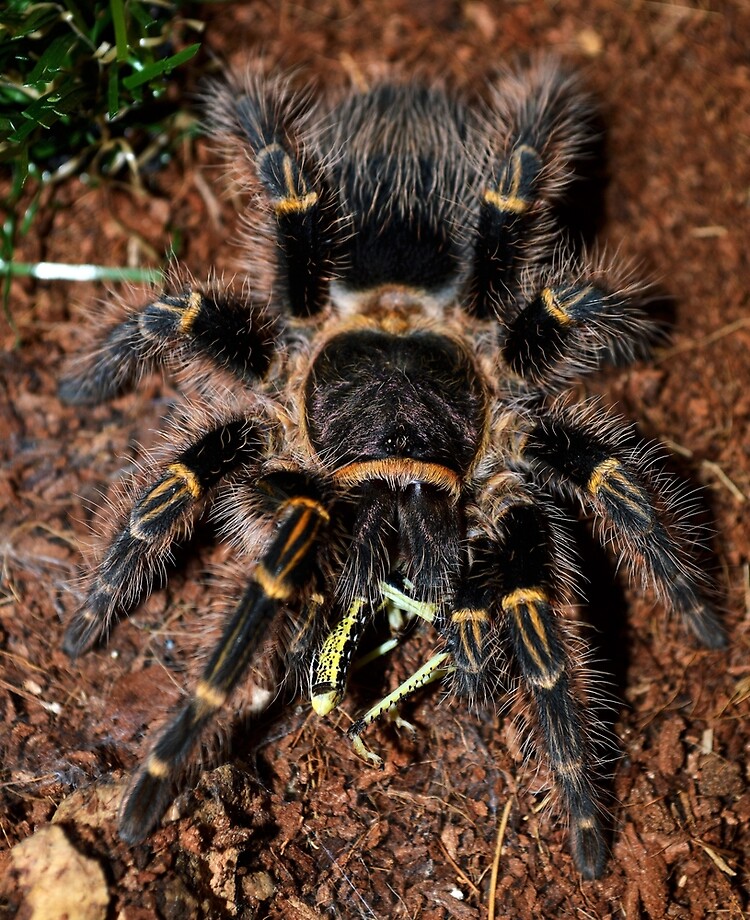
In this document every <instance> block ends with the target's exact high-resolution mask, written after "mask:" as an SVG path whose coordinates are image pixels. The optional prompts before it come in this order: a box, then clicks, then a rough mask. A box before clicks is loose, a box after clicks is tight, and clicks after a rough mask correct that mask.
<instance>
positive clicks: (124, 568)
mask: <svg viewBox="0 0 750 920" xmlns="http://www.w3.org/2000/svg"><path fill="white" fill-rule="evenodd" d="M260 450H261V440H260V436H259V433H258V430H257V427H256V425H255V424H254V423H253V422H251V421H249V420H247V419H232V420H229V421H227V422H225V423H223V424H221V425H218V426H216V427H214V428H212V429H210V430H209V431H206V432H204V433H202V434H201V435H200V436H198V437H196V438H195V440H194V441H193V442H192V443H191V444H190V445H189V446H187V447H185V448H183V449H181V450H179V451H176V452H174V453H173V454H172V455H171V456H170V457H168V458H167V459H166V460H165V461H163V462H162V464H161V466H160V467H159V469H157V470H156V472H155V475H154V476H153V477H152V481H151V484H150V485H148V486H147V487H146V488H145V489H143V490H142V491H141V493H140V494H139V495H138V497H137V499H136V500H135V502H134V503H133V505H132V508H131V509H130V511H129V512H128V514H127V516H126V517H125V518H124V520H122V521H121V523H120V526H119V529H118V531H117V533H116V535H115V537H114V538H113V539H112V541H111V542H110V544H109V547H108V548H107V550H106V551H105V553H104V556H103V557H102V559H101V561H100V563H99V565H98V566H97V568H96V570H95V571H94V572H93V573H92V575H91V578H90V582H89V586H88V590H87V593H86V599H85V601H84V603H83V605H82V606H81V607H80V609H79V610H78V611H77V612H76V614H75V616H74V617H73V619H72V620H71V622H70V625H69V626H68V629H67V632H66V634H65V642H64V649H65V651H66V652H67V653H68V654H69V655H73V656H75V655H80V654H81V652H84V651H86V650H87V649H88V648H90V647H91V646H92V645H94V644H96V643H97V642H99V641H100V640H101V638H102V637H103V636H104V635H105V634H106V633H107V632H108V630H109V628H110V626H111V623H112V619H113V617H117V616H119V615H120V614H121V613H126V612H129V611H130V610H131V609H132V608H133V607H135V605H136V604H137V603H139V602H140V601H141V600H142V599H143V598H144V597H145V596H146V595H147V594H148V593H149V592H150V590H151V587H152V585H153V582H154V580H155V578H159V577H161V575H162V572H163V569H164V567H165V564H166V561H167V560H168V559H169V557H170V553H171V548H172V545H173V544H174V542H175V540H177V539H179V538H180V537H183V536H184V535H185V534H186V533H187V532H188V531H189V529H190V526H191V524H192V522H193V520H194V519H195V517H196V515H197V514H198V512H199V510H200V509H201V508H202V507H203V506H204V504H205V502H206V500H207V499H208V498H209V497H210V495H211V492H212V490H213V489H214V488H215V486H216V485H217V484H218V483H219V482H220V481H221V480H222V479H224V478H225V477H226V476H228V475H230V474H232V473H233V472H235V471H237V470H239V469H242V468H245V467H248V466H249V465H252V464H253V463H255V462H256V461H257V458H258V455H259V453H260Z"/></svg>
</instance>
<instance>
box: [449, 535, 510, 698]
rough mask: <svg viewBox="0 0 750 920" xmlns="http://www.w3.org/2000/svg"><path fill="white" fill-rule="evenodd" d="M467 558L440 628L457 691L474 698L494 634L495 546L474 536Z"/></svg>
mask: <svg viewBox="0 0 750 920" xmlns="http://www.w3.org/2000/svg"><path fill="white" fill-rule="evenodd" d="M470 555H471V559H472V561H471V565H470V567H469V570H468V572H467V574H466V576H465V577H464V578H463V579H462V580H461V583H460V584H459V587H458V590H457V592H456V595H455V597H454V598H453V601H452V603H451V605H450V608H449V613H448V614H447V616H445V615H444V617H443V618H441V622H440V624H439V628H440V631H441V632H442V633H443V635H444V636H445V639H446V643H447V646H448V648H449V649H450V651H451V654H452V656H453V661H454V663H455V666H456V667H455V672H454V677H455V681H456V687H455V689H456V691H457V692H458V693H459V694H460V695H461V696H469V697H474V696H475V695H476V693H477V691H478V690H479V689H480V688H481V686H482V683H483V680H484V678H485V675H486V667H487V665H488V663H489V659H490V654H491V652H492V650H493V646H492V644H491V638H492V635H493V633H494V632H495V631H496V623H495V618H494V616H493V613H492V609H493V607H494V606H495V599H496V595H497V559H496V556H497V547H496V546H495V544H494V543H493V541H491V540H490V539H489V538H487V537H485V536H478V537H477V536H475V537H474V538H473V539H472V540H471V542H470Z"/></svg>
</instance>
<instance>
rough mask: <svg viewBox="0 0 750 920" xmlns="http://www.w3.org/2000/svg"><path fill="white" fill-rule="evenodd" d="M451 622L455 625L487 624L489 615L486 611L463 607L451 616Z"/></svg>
mask: <svg viewBox="0 0 750 920" xmlns="http://www.w3.org/2000/svg"><path fill="white" fill-rule="evenodd" d="M451 621H452V622H453V623H457V624H461V623H489V621H490V615H489V613H487V611H486V610H483V609H481V608H474V607H464V608H462V609H461V610H456V611H455V612H454V613H452V614H451Z"/></svg>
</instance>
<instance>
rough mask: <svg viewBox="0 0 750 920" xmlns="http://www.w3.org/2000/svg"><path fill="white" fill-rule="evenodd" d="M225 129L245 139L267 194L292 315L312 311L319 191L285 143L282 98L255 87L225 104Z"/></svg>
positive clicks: (321, 278)
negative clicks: (228, 120) (227, 123)
mask: <svg viewBox="0 0 750 920" xmlns="http://www.w3.org/2000/svg"><path fill="white" fill-rule="evenodd" d="M222 105H223V107H224V108H225V109H228V111H229V116H230V122H231V124H230V128H231V130H232V131H233V132H234V133H235V134H237V135H238V136H239V137H241V138H243V139H244V140H246V141H249V143H250V148H251V150H252V154H253V158H254V162H255V169H256V171H257V175H258V179H259V181H260V183H261V185H262V186H263V188H264V189H265V191H266V194H267V195H268V199H269V202H270V205H271V208H272V210H273V213H274V217H275V219H276V226H277V230H278V239H279V245H280V247H281V250H282V252H283V255H284V259H283V262H284V264H283V266H281V267H280V272H279V275H280V277H279V282H280V286H281V289H282V291H283V292H284V294H285V295H286V300H287V302H288V306H289V308H290V310H291V311H292V313H293V314H294V315H295V316H310V315H312V314H313V313H317V312H318V310H320V308H321V307H322V306H323V304H324V302H325V298H326V274H327V272H326V263H327V261H328V259H327V255H326V252H325V249H326V247H325V243H324V235H325V233H324V228H323V213H324V211H323V206H322V201H321V193H320V191H319V190H318V189H316V188H315V186H314V183H313V181H312V180H311V178H310V176H309V175H308V173H307V172H306V170H305V169H304V167H303V165H302V161H301V158H300V157H298V156H296V155H295V153H293V152H292V151H291V150H290V149H289V146H288V143H287V140H286V132H285V130H284V127H285V126H284V124H283V122H284V120H286V119H285V113H284V112H283V111H282V107H283V100H282V99H279V98H277V97H276V95H275V94H274V93H273V90H272V89H271V90H269V89H268V88H266V87H262V88H261V87H259V86H258V87H255V88H253V89H252V90H248V91H245V92H241V93H240V94H239V95H238V96H237V98H233V99H232V100H231V101H230V102H229V103H228V104H227V103H226V102H225V101H224V100H222Z"/></svg>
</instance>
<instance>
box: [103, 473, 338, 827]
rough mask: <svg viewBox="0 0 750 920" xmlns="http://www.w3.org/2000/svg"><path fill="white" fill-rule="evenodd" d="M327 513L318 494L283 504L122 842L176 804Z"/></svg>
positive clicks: (126, 817)
mask: <svg viewBox="0 0 750 920" xmlns="http://www.w3.org/2000/svg"><path fill="white" fill-rule="evenodd" d="M328 522H329V514H328V511H327V510H326V508H325V507H324V506H323V504H322V503H321V502H320V500H319V498H318V497H317V496H316V495H315V493H314V490H313V489H310V494H309V495H296V496H294V497H291V498H288V499H287V500H286V501H284V502H282V504H281V506H280V507H279V509H278V511H277V513H276V520H275V524H276V527H275V536H274V538H273V540H272V541H271V543H270V545H269V546H268V547H267V549H266V550H265V552H264V553H263V555H262V556H261V558H260V560H259V562H258V565H257V566H256V569H255V571H254V572H253V575H252V580H251V581H250V584H249V585H248V587H247V589H246V591H245V593H244V595H243V597H242V599H241V600H240V602H239V604H238V605H237V607H236V608H235V610H234V613H233V614H232V617H231V619H230V620H229V622H228V623H227V626H226V628H225V630H224V634H223V635H222V637H221V639H220V640H219V642H218V644H217V646H216V648H215V649H214V652H213V655H212V656H211V659H210V661H209V663H208V665H207V666H206V668H205V670H204V672H203V675H202V677H201V679H200V680H199V681H198V685H197V687H196V688H195V691H194V692H193V695H192V697H191V699H190V700H189V701H188V702H187V703H186V704H185V706H184V707H183V708H182V710H181V711H180V713H179V714H178V715H177V716H176V717H175V718H174V719H173V720H172V721H171V722H170V723H169V725H167V727H166V729H165V730H164V731H163V732H162V734H161V737H160V738H159V740H158V741H157V742H156V744H155V745H154V747H153V749H152V751H151V753H150V754H149V755H148V757H147V758H146V762H145V763H144V764H143V766H142V767H141V769H140V770H139V771H138V773H137V774H136V776H135V778H134V780H133V782H132V783H131V786H130V788H129V790H128V792H127V795H126V798H125V801H124V805H123V808H122V812H121V815H120V836H121V837H122V839H123V840H125V841H126V842H127V843H131V844H132V843H138V842H140V841H141V840H143V839H144V837H146V835H147V834H148V833H149V832H150V831H151V830H152V829H153V828H154V826H155V825H156V823H157V822H158V821H159V820H160V818H161V817H162V815H163V814H164V811H165V809H166V807H167V805H168V804H169V801H170V799H171V798H172V793H173V786H174V780H175V777H176V775H177V773H178V772H179V768H180V767H181V765H182V764H183V763H184V761H185V759H186V758H187V756H188V755H189V753H190V751H191V750H192V748H193V747H194V745H195V744H196V742H197V740H198V738H199V736H200V734H201V732H202V730H203V728H204V727H205V726H206V725H207V724H208V723H209V722H210V721H211V719H213V717H214V715H215V714H216V712H217V711H218V710H219V709H220V708H221V707H222V706H223V705H224V703H225V702H226V700H227V698H228V697H229V695H230V693H231V692H232V690H234V688H235V687H236V686H237V684H238V683H239V681H240V680H241V678H242V677H243V675H244V674H245V672H246V670H247V668H248V666H249V664H250V662H251V660H252V658H253V656H254V655H255V653H256V652H257V650H258V647H259V646H260V643H261V642H262V641H263V639H264V638H265V636H266V635H267V633H268V629H269V627H270V625H271V623H272V622H273V620H274V618H275V615H276V613H277V611H278V610H279V609H280V608H281V607H282V606H283V605H284V604H286V603H289V602H290V601H291V600H292V599H293V598H294V597H295V596H296V595H297V594H299V592H300V591H301V590H302V589H303V588H304V587H305V585H306V584H307V583H308V582H309V580H310V576H311V573H312V569H313V566H314V565H315V561H316V559H317V555H318V546H319V541H320V537H321V532H322V531H323V530H324V528H325V527H326V525H327V524H328Z"/></svg>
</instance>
